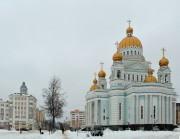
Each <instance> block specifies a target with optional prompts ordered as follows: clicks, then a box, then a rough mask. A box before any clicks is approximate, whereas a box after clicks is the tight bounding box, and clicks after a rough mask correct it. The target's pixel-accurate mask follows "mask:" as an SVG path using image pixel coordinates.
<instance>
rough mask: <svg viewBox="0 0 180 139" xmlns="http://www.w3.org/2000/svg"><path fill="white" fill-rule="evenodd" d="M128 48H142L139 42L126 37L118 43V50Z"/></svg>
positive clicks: (133, 38) (131, 37)
mask: <svg viewBox="0 0 180 139" xmlns="http://www.w3.org/2000/svg"><path fill="white" fill-rule="evenodd" d="M128 46H132V47H135V46H136V47H139V48H142V44H141V42H140V40H139V39H138V38H136V37H134V36H127V37H126V38H124V39H123V40H122V41H121V42H120V43H119V48H120V49H121V48H126V47H128Z"/></svg>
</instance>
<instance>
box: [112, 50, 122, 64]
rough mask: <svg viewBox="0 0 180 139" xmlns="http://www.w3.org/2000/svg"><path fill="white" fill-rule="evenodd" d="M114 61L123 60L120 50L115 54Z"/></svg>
mask: <svg viewBox="0 0 180 139" xmlns="http://www.w3.org/2000/svg"><path fill="white" fill-rule="evenodd" d="M113 61H122V54H121V53H120V52H119V51H118V49H117V52H116V53H115V54H114V55H113Z"/></svg>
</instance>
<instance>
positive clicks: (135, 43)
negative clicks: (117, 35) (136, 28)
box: [119, 20, 142, 49]
mask: <svg viewBox="0 0 180 139" xmlns="http://www.w3.org/2000/svg"><path fill="white" fill-rule="evenodd" d="M128 22H129V27H128V28H127V29H126V34H127V37H125V38H124V39H122V41H121V42H120V43H119V48H120V49H121V48H126V47H129V46H130V47H139V48H142V44H141V41H140V40H139V39H138V38H137V37H134V36H133V35H132V34H133V28H131V27H130V22H131V21H130V20H129V21H128Z"/></svg>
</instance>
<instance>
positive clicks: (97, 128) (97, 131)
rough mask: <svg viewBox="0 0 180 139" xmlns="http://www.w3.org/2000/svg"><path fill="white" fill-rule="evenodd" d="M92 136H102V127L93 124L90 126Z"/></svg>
mask: <svg viewBox="0 0 180 139" xmlns="http://www.w3.org/2000/svg"><path fill="white" fill-rule="evenodd" d="M91 135H92V136H103V129H102V127H101V126H94V127H92V128H91Z"/></svg>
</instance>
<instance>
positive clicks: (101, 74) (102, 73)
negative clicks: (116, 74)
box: [98, 62, 106, 78]
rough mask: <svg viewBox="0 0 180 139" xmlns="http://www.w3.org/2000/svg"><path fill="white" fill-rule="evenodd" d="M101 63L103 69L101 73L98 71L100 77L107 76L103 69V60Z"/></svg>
mask: <svg viewBox="0 0 180 139" xmlns="http://www.w3.org/2000/svg"><path fill="white" fill-rule="evenodd" d="M100 64H101V70H100V71H99V73H98V77H99V78H105V77H106V73H105V72H104V70H103V64H104V63H103V62H101V63H100Z"/></svg>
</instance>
